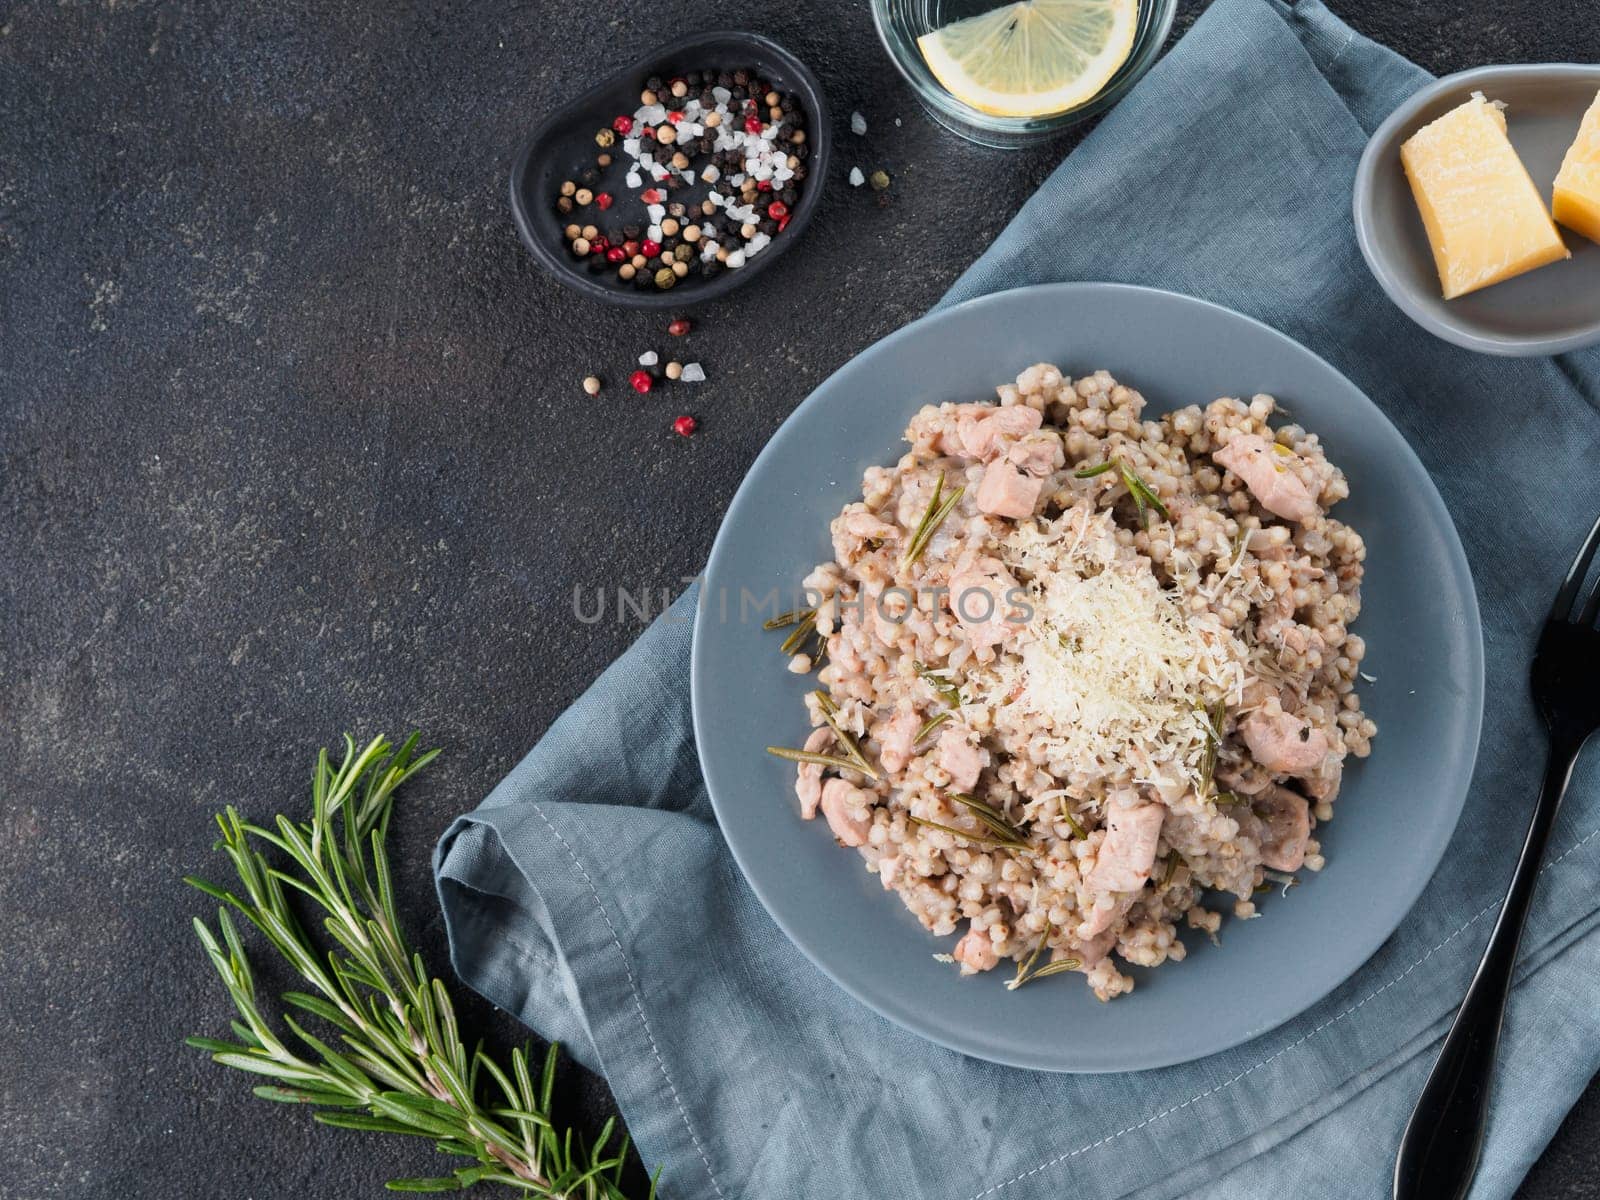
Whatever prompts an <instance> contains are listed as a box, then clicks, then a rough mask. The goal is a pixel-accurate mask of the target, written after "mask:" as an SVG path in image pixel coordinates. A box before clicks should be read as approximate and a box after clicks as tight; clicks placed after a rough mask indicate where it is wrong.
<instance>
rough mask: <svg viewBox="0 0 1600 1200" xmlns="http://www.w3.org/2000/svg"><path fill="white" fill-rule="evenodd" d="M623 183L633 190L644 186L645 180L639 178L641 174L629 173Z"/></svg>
mask: <svg viewBox="0 0 1600 1200" xmlns="http://www.w3.org/2000/svg"><path fill="white" fill-rule="evenodd" d="M622 182H624V183H626V184H627V185H628V186H629V187H631V188H637V187H641V186H643V184H644V180H643V179H641V178H640V177H639V172H637V171H629V172H628V174H627V175H626V177H624V179H623V181H622Z"/></svg>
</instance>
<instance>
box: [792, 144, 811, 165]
mask: <svg viewBox="0 0 1600 1200" xmlns="http://www.w3.org/2000/svg"><path fill="white" fill-rule="evenodd" d="M789 153H790V154H792V155H794V156H795V157H796V158H798V159H799V160H800V161H801V162H805V160H806V159H808V158H810V157H811V147H810V146H808V145H806V144H805V143H804V142H801V143H800V144H799V145H798V146H790V147H789Z"/></svg>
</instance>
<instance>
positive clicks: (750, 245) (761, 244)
mask: <svg viewBox="0 0 1600 1200" xmlns="http://www.w3.org/2000/svg"><path fill="white" fill-rule="evenodd" d="M771 241H772V237H771V235H770V234H765V233H758V234H756V235H755V237H753V238H751V239H750V240H749V241H748V242H746V243H745V244H744V252H745V253H746V254H760V253H761V252H762V251H763V250H765V249H766V248H767V245H768V244H769V243H770V242H771Z"/></svg>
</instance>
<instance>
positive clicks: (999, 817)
mask: <svg viewBox="0 0 1600 1200" xmlns="http://www.w3.org/2000/svg"><path fill="white" fill-rule="evenodd" d="M946 796H947V798H948V799H950V800H953V801H955V802H956V803H957V804H959V805H961V807H962V808H964V809H966V810H967V811H968V812H970V813H971V814H972V815H973V816H975V817H977V818H978V820H980V821H982V822H983V823H984V824H985V825H987V826H989V828H990V829H993V830H994V831H995V832H996V833H997V834H999V835H1000V836H1001V837H1007V838H1010V839H1012V840H1013V841H1015V842H1016V843H1017V844H1018V845H1022V846H1025V845H1027V844H1028V835H1027V834H1025V833H1023V832H1022V830H1020V829H1018V828H1017V827H1016V826H1015V825H1013V824H1012V823H1011V822H1010V821H1008V820H1006V817H1005V814H1004V813H1002V812H1001V811H1000V810H999V809H997V808H994V807H992V806H990V805H988V804H985V803H984V802H983V801H982V800H979V799H978V798H977V797H976V796H969V795H967V794H966V793H965V792H947V793H946Z"/></svg>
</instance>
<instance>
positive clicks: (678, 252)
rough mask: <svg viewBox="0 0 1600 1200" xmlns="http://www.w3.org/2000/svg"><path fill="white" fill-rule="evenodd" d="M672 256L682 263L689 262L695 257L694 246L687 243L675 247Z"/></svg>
mask: <svg viewBox="0 0 1600 1200" xmlns="http://www.w3.org/2000/svg"><path fill="white" fill-rule="evenodd" d="M672 257H673V258H675V259H677V260H678V261H679V262H681V263H686V262H688V261H689V260H690V259H691V258H693V257H694V247H692V246H690V245H688V244H687V243H685V244H682V245H678V246H675V247H673V250H672Z"/></svg>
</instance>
